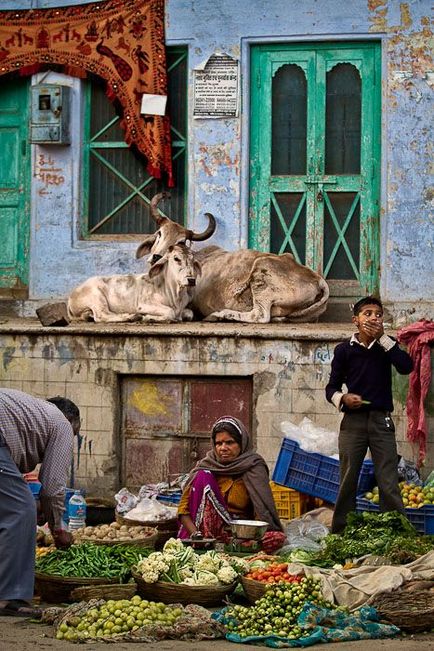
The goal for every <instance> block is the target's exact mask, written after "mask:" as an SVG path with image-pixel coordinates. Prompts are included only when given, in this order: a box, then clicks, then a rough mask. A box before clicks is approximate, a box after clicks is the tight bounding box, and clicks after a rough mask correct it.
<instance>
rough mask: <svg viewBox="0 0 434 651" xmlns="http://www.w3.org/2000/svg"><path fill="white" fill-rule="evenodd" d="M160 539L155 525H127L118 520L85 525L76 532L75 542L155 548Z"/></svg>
mask: <svg viewBox="0 0 434 651" xmlns="http://www.w3.org/2000/svg"><path fill="white" fill-rule="evenodd" d="M157 539H158V532H157V529H156V528H155V527H147V526H127V525H120V524H118V523H117V522H113V523H112V524H110V525H108V524H103V525H98V526H97V527H84V528H83V529H78V530H77V531H76V532H75V533H74V543H76V544H82V543H92V544H93V545H109V546H110V545H128V546H134V547H147V548H149V549H154V547H155V543H156V542H157Z"/></svg>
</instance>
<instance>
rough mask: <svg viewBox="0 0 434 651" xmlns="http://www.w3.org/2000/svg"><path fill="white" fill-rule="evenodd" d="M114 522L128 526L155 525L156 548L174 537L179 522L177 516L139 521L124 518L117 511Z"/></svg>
mask: <svg viewBox="0 0 434 651" xmlns="http://www.w3.org/2000/svg"><path fill="white" fill-rule="evenodd" d="M116 522H117V523H118V524H126V525H127V526H130V527H137V526H141V527H144V526H145V527H155V529H156V530H157V539H156V541H155V543H154V544H155V547H156V548H157V549H159V548H161V547H162V546H163V545H164V543H165V542H167V541H168V540H169V538H176V534H177V532H178V528H179V523H178V518H171V519H170V520H156V521H152V522H140V521H139V520H129V519H128V518H124V517H123V516H122V515H120V514H119V513H116Z"/></svg>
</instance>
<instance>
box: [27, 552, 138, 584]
mask: <svg viewBox="0 0 434 651" xmlns="http://www.w3.org/2000/svg"><path fill="white" fill-rule="evenodd" d="M150 551H151V550H147V549H143V548H142V549H138V548H137V547H135V546H128V545H113V546H109V545H93V544H92V543H88V544H83V545H72V547H70V548H69V549H66V550H60V549H56V551H53V552H51V553H50V554H46V555H45V556H43V557H42V558H39V559H38V560H37V561H36V572H41V573H43V574H53V575H57V576H63V577H71V576H74V577H76V576H77V577H80V578H96V577H104V578H107V579H114V578H119V580H121V581H122V580H124V579H125V578H127V576H128V575H129V574H130V570H131V567H132V566H133V565H136V564H137V563H138V562H139V561H140V560H142V558H144V557H145V556H147V555H148V554H149V552H150Z"/></svg>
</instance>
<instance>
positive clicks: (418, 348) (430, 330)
mask: <svg viewBox="0 0 434 651" xmlns="http://www.w3.org/2000/svg"><path fill="white" fill-rule="evenodd" d="M397 338H398V341H399V343H402V344H405V345H406V346H407V347H408V352H409V354H410V355H411V358H412V359H413V363H414V368H413V371H412V372H411V373H410V379H409V387H408V394H407V418H408V430H407V438H408V440H409V441H411V442H412V443H416V444H418V446H419V459H418V462H419V465H421V464H422V463H423V461H424V459H425V455H426V443H427V439H428V425H427V422H426V415H425V400H426V397H427V395H428V391H429V388H430V384H431V348H432V347H433V345H434V321H428V320H427V319H422V320H421V321H417V322H416V323H412V324H411V325H409V326H406V327H405V328H402V329H401V330H399V332H398V334H397Z"/></svg>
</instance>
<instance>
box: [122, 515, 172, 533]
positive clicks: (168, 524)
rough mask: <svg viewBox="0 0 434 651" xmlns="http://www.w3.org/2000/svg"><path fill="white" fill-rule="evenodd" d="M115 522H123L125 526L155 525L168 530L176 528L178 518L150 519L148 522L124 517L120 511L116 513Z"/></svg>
mask: <svg viewBox="0 0 434 651" xmlns="http://www.w3.org/2000/svg"><path fill="white" fill-rule="evenodd" d="M116 522H118V523H119V524H121V525H122V524H125V525H126V526H127V527H155V528H156V529H158V530H162V531H168V530H169V529H173V530H177V528H178V526H179V525H178V518H176V517H175V518H170V519H169V520H152V521H149V522H143V521H142V522H141V521H140V520H130V519H129V518H125V517H124V516H123V515H120V513H116Z"/></svg>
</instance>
